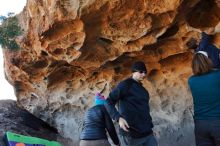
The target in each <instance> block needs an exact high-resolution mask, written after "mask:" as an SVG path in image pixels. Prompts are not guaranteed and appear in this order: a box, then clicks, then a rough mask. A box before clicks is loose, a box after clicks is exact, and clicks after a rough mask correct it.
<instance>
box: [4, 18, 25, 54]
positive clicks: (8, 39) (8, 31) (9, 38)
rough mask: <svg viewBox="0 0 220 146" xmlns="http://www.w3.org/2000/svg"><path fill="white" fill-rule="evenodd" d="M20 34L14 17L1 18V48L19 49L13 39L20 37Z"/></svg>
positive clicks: (19, 28) (20, 31)
mask: <svg viewBox="0 0 220 146" xmlns="http://www.w3.org/2000/svg"><path fill="white" fill-rule="evenodd" d="M3 18H4V19H3ZM21 33H22V30H21V27H20V26H19V24H18V19H17V17H16V16H11V17H8V18H6V17H2V23H1V25H0V44H1V46H2V48H6V49H10V50H18V49H20V47H19V45H18V44H17V43H16V41H15V39H16V37H17V36H19V35H21Z"/></svg>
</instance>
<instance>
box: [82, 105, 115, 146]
mask: <svg viewBox="0 0 220 146" xmlns="http://www.w3.org/2000/svg"><path fill="white" fill-rule="evenodd" d="M106 130H107V131H108V133H109V136H110V137H111V139H112V141H113V142H114V144H115V145H118V144H119V139H118V136H117V133H116V131H115V127H114V124H113V122H112V119H111V118H110V116H109V114H108V112H107V111H106V109H105V107H104V105H96V106H94V107H92V108H90V109H89V110H88V111H87V112H86V114H85V117H84V123H83V129H82V132H81V135H80V139H81V140H100V139H107V135H106Z"/></svg>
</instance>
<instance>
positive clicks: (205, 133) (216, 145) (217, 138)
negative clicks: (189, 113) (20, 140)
mask: <svg viewBox="0 0 220 146" xmlns="http://www.w3.org/2000/svg"><path fill="white" fill-rule="evenodd" d="M194 122H195V138H196V146H220V120H195V121H194Z"/></svg>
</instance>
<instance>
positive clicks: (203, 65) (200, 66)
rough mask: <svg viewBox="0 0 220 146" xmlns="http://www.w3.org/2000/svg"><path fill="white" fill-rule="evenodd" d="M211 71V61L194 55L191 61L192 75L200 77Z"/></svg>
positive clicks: (200, 55)
mask: <svg viewBox="0 0 220 146" xmlns="http://www.w3.org/2000/svg"><path fill="white" fill-rule="evenodd" d="M211 70H212V61H211V60H210V59H209V58H208V57H206V56H205V55H203V54H201V53H196V54H195V55H194V56H193V60H192V71H193V74H194V75H202V74H205V73H208V72H210V71H211Z"/></svg>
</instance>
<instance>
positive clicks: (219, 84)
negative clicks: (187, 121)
mask: <svg viewBox="0 0 220 146" xmlns="http://www.w3.org/2000/svg"><path fill="white" fill-rule="evenodd" d="M188 84H189V87H190V89H191V92H192V97H193V103H194V119H195V120H209V119H220V70H216V71H212V72H210V73H207V74H204V75H199V76H191V77H190V78H189V81H188Z"/></svg>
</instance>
